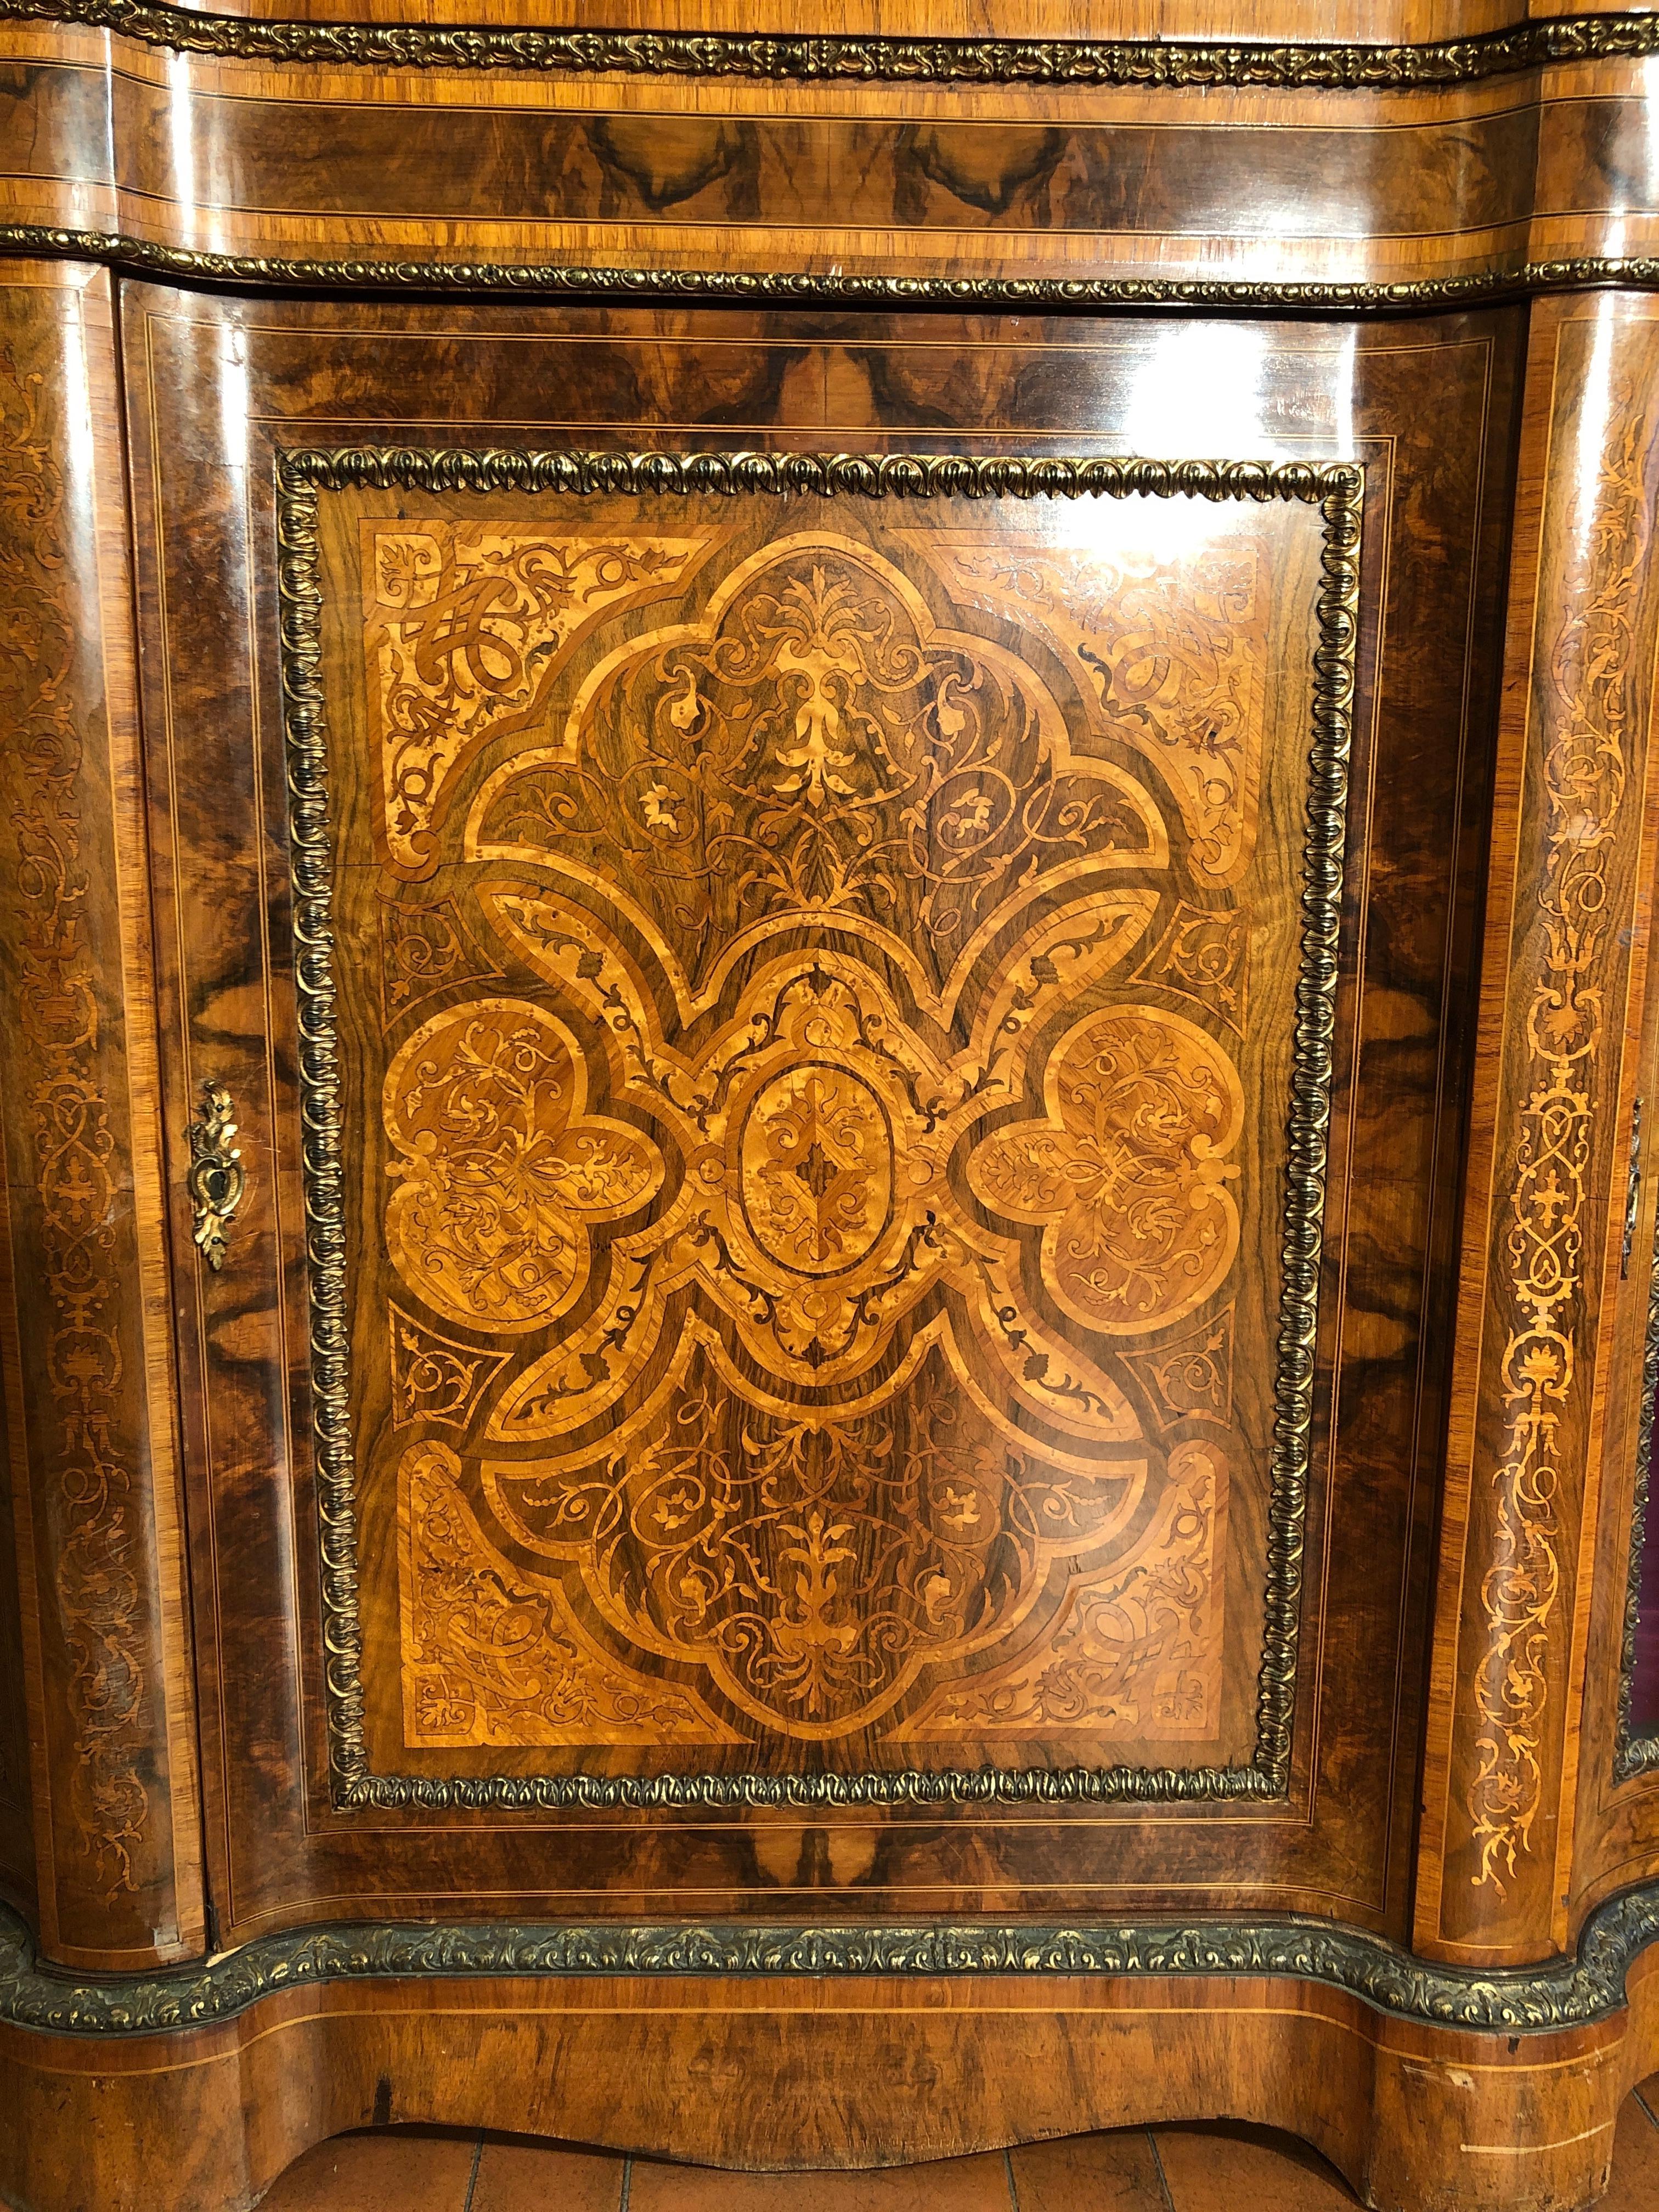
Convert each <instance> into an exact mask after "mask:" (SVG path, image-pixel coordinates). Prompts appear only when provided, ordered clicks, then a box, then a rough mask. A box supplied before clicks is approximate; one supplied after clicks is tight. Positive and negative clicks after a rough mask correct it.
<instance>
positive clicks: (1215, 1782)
mask: <svg viewBox="0 0 1659 2212" xmlns="http://www.w3.org/2000/svg"><path fill="white" fill-rule="evenodd" d="M358 485H364V486H372V487H374V488H375V489H407V490H414V491H422V492H433V491H449V492H454V491H459V492H493V491H508V490H510V491H518V492H533V493H554V494H565V495H576V496H580V495H582V494H585V493H592V492H629V493H642V494H647V495H649V494H662V493H669V494H672V493H676V492H679V493H694V494H709V493H713V494H716V495H732V496H740V495H754V494H760V495H775V496H776V495H784V494H787V493H792V492H795V493H799V492H811V493H817V494H819V495H836V496H843V497H845V496H852V497H858V498H870V499H927V498H935V497H937V498H949V497H957V498H969V499H983V498H994V497H1005V498H1016V499H1032V498H1048V499H1087V498H1101V497H1108V498H1125V497H1129V496H1133V495H1142V496H1150V497H1155V498H1175V497H1182V496H1187V497H1197V498H1201V499H1209V500H1216V501H1231V500H1293V501H1304V502H1307V503H1309V504H1312V505H1316V506H1317V507H1319V509H1320V512H1321V515H1322V520H1323V523H1324V535H1323V545H1322V555H1321V568H1322V580H1321V585H1320V591H1319V596H1318V599H1317V603H1316V625H1317V640H1316V644H1315V646H1314V649H1313V654H1312V668H1313V679H1314V680H1313V713H1312V731H1311V737H1310V744H1309V750H1308V787H1307V792H1308V796H1307V814H1306V824H1307V826H1306V837H1305V842H1304V872H1303V896H1302V908H1303V915H1304V925H1303V938H1302V948H1303V949H1302V963H1301V969H1300V973H1299V975H1298V976H1297V986H1296V1019H1295V1028H1294V1036H1293V1041H1292V1048H1291V1086H1290V1103H1289V1109H1288V1115H1287V1133H1286V1155H1285V1210H1284V1245H1283V1254H1282V1265H1283V1270H1284V1272H1283V1278H1282V1284H1281V1289H1280V1297H1279V1360H1278V1369H1277V1373H1276V1375H1275V1377H1274V1385H1273V1409H1274V1412H1273V1452H1272V1480H1271V1487H1270V1492H1269V1501H1268V1511H1267V1524H1268V1525H1267V1591H1266V1604H1265V1622H1264V1627H1263V1634H1262V1650H1261V1669H1260V1673H1259V1675H1258V1678H1257V1693H1256V1741H1255V1752H1254V1755H1253V1757H1252V1759H1251V1761H1250V1763H1249V1765H1246V1766H1230V1767H1167V1768H1151V1767H1138V1766H1115V1767H1105V1768H1093V1767H1073V1768H1069V1769H1064V1770H1056V1769H1053V1768H1048V1767H1040V1768H1030V1769H1024V1770H1019V1771H1013V1770H1010V1771H998V1770H995V1769H992V1768H980V1769H976V1770H974V1771H966V1772H961V1771H945V1770H941V1771H926V1772H919V1771H910V1770H904V1771H880V1772H865V1773H856V1774H850V1773H849V1774H797V1775H776V1774H758V1773H748V1774H708V1773H690V1774H665V1775H658V1776H654V1777H651V1778H645V1777H640V1776H606V1775H586V1774H574V1775H561V1776H551V1775H505V1774H494V1775H484V1776H476V1777H474V1776H469V1777H460V1776H451V1777H442V1776H436V1775H429V1776H428V1775H397V1774H379V1773H376V1772H374V1771H373V1769H372V1768H371V1765H370V1762H369V1752H368V1741H367V1736H366V1733H365V1722H364V1695H363V1686H362V1619H361V1611H360V1605H359V1593H358V1582H357V1520H356V1485H355V1474H354V1455H353V1447H352V1433H351V1411H350V1388H349V1346H350V1328H349V1318H348V1308H347V1293H346V1261H345V1253H346V1243H347V1235H346V1226H347V1225H346V1217H345V1203H344V1173H343V1165H342V1158H341V1141H340V1124H341V1106H340V1070H339V1056H338V1047H337V1036H336V1030H335V1013H334V979H333V921H332V897H333V892H332V880H333V848H332V836H331V829H330V823H329V803H328V753H327V732H326V701H325V693H324V689H323V679H322V654H323V644H322V639H323V629H322V611H323V594H322V581H321V574H320V557H319V538H318V495H319V492H321V491H325V490H327V491H338V490H343V489H348V488H349V487H353V486H358ZM1363 488H1364V479H1363V475H1362V472H1361V471H1360V470H1359V469H1358V467H1357V466H1355V465H1352V464H1351V463H1342V462H1337V463H1324V464H1315V463H1307V462H1289V463H1284V464H1280V465H1271V464H1268V463H1267V462H1216V461H1154V460H1138V459H1127V460H1120V459H1091V460H1058V459H1056V460H1043V459H1000V458H998V459H963V458H956V457H946V458H940V457H936V456H916V455H911V454H885V455H861V454H846V453H841V454H817V453H691V454H679V453H536V452H525V451H518V450H506V451H501V450H496V451H491V450H487V449H477V448H469V447H452V448H447V449H446V448H430V449H425V450H422V449H411V448H408V447H392V448H387V447H341V448H337V449H332V450H321V451H289V452H281V453H278V454H277V456H276V493H277V541H278V556H279V576H278V595H279V600H280V613H281V636H282V686H283V714H284V723H285V727H286V731H287V739H288V757H289V778H288V781H289V793H290V805H289V838H290V845H291V866H292V872H293V881H294V915H295V923H294V927H295V985H296V991H297V997H298V1005H299V1028H300V1036H299V1045H300V1054H299V1058H300V1090H301V1124H302V1127H303V1129H304V1133H305V1134H304V1150H303V1156H302V1179H303V1182H304V1188H305V1202H306V1216H307V1250H308V1254H309V1259H310V1271H309V1273H310V1294H311V1372H312V1402H313V1433H314V1439H315V1449H316V1458H317V1474H318V1493H319V1521H320V1538H321V1547H322V1595H323V1641H324V1649H325V1652H326V1654H327V1663H326V1667H325V1681H326V1693H327V1707H328V1716H329V1739H330V1754H331V1758H330V1771H331V1784H332V1790H333V1796H334V1802H335V1803H336V1804H337V1806H339V1807H340V1808H343V1809H349V1810H353V1811H367V1810H372V1809H373V1810H378V1809H382V1808H388V1807H400V1806H420V1807H422V1808H427V1809H437V1810H452V1809H457V1808H476V1807H488V1808H492V1809H522V1808H549V1807H555V1806H561V1805H582V1806H627V1807H640V1806H697V1807H712V1806H726V1805H824V1804H833V1805H876V1804H884V1805H885V1804H906V1805H933V1804H976V1805H978V1804H989V1803H1019V1804H1030V1803H1037V1802H1042V1803H1068V1802H1069V1803H1075V1802H1153V1801H1158V1800H1165V1801H1168V1800H1182V1801H1190V1800H1198V1799H1211V1800H1213V1799H1218V1798H1260V1797H1269V1796H1281V1795H1282V1794H1283V1793H1284V1792H1285V1790H1286V1789H1287V1787H1288V1784H1289V1778H1290V1764H1291V1727H1292V1723H1293V1720H1294V1717H1295V1703H1296V1666H1297V1637H1298V1631H1299V1623H1300V1614H1301V1602H1302V1547H1303V1530H1304V1522H1305V1520H1306V1513H1307V1489H1308V1468H1309V1459H1310V1448H1311V1437H1312V1428H1313V1382H1314V1354H1315V1336H1316V1325H1317V1320H1318V1297H1319V1277H1320V1265H1321V1255H1322V1233H1323V1222H1324V1203H1325V1169H1326V1158H1327V1151H1328V1129H1329V1121H1330V1088H1331V1051H1332V1038H1333V1034H1334V1024H1335V1000H1336V981H1337V947H1338V937H1339V932H1340V921H1341V896H1342V878H1343V857H1344V845H1345V836H1346V799H1347V764H1348V752H1349V743H1350V737H1351V720H1352V702H1353V686H1354V662H1355V650H1356V644H1357V640H1358V591H1359V528H1360V507H1361V500H1362V495H1363Z"/></svg>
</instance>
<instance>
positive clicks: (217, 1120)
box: [186, 1078, 247, 1274]
mask: <svg viewBox="0 0 1659 2212" xmlns="http://www.w3.org/2000/svg"><path fill="white" fill-rule="evenodd" d="M202 1101H203V1103H202V1110H201V1112H200V1114H199V1115H197V1118H196V1120H195V1121H192V1122H191V1125H190V1173H189V1176H188V1177H187V1178H186V1181H187V1185H188V1188H189V1191H190V1203H191V1212H192V1213H193V1214H194V1216H195V1227H194V1229H193V1230H192V1231H191V1234H192V1236H193V1237H194V1238H195V1240H196V1243H197V1248H198V1249H199V1250H200V1252H201V1255H202V1257H203V1258H204V1260H205V1261H207V1263H208V1265H209V1267H211V1268H212V1270H213V1272H214V1273H215V1274H217V1273H218V1272H219V1270H220V1268H221V1267H223V1266H224V1264H225V1252H226V1249H227V1238H228V1232H229V1229H230V1225H231V1221H232V1219H233V1218H234V1215H235V1212H236V1209H237V1207H238V1206H240V1204H241V1202H242V1194H243V1192H244V1191H245V1190H246V1188H247V1176H246V1172H245V1170H244V1169H243V1166H242V1155H241V1153H240V1151H238V1149H237V1147H236V1146H234V1144H233V1143H232V1142H231V1139H232V1138H233V1137H234V1136H235V1134H236V1121H235V1109H234V1107H233V1105H232V1104H231V1098H230V1093H229V1091H227V1090H226V1089H225V1087H224V1085H223V1084H222V1083H215V1082H214V1081H212V1079H210V1078H204V1080H203V1084H202Z"/></svg>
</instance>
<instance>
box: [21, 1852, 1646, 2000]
mask: <svg viewBox="0 0 1659 2212" xmlns="http://www.w3.org/2000/svg"><path fill="white" fill-rule="evenodd" d="M1656 1936H1659V1887H1649V1888H1645V1889H1638V1890H1632V1891H1629V1892H1627V1893H1626V1894H1625V1895H1624V1896H1622V1897H1619V1898H1615V1899H1611V1900H1609V1902H1608V1903H1607V1904H1606V1905H1602V1906H1601V1908H1600V1909H1599V1910H1598V1911H1596V1912H1595V1913H1594V1914H1592V1916H1591V1917H1590V1918H1589V1921H1588V1922H1587V1923H1585V1927H1584V1929H1583V1935H1582V1936H1581V1937H1580V1939H1579V1943H1578V1948H1577V1952H1576V1953H1575V1954H1571V1955H1570V1956H1567V1957H1563V1958H1558V1959H1553V1960H1548V1961H1547V1962H1546V1963H1545V1964H1544V1965H1542V1966H1523V1967H1511V1968H1504V1969H1492V1968H1486V1969H1481V1968H1459V1967H1455V1966H1444V1965H1442V1964H1440V1963H1439V1962H1438V1961H1436V1960H1425V1959H1418V1958H1413V1956H1412V1955H1411V1954H1410V1953H1408V1952H1406V1951H1402V1950H1401V1949H1400V1948H1399V1947H1398V1946H1397V1945H1395V1944H1393V1943H1390V1942H1388V1941H1387V1940H1386V1939H1385V1938H1384V1937H1383V1936H1374V1935H1370V1934H1369V1933H1367V1932H1366V1931H1364V1929H1357V1928H1346V1927H1343V1926H1340V1925H1339V1924H1336V1923H1331V1922H1328V1921H1320V1920H1314V1919H1310V1918H1308V1917H1285V1918H1283V1919H1260V1920H1219V1919H1197V1920H1186V1921H1115V1922H1112V1923H1098V1922H1090V1921H1077V1922H1068V1921H1053V1920H1048V1921H1030V1922H1018V1923H987V1924H980V1925H972V1924H969V1925H950V1924H937V1923H935V1924H932V1925H928V1924H914V1923H913V1924H904V1923H865V1924H859V1923H848V1922H836V1923H827V1924H814V1923H802V1922H799V1921H788V1922H781V1923H766V1922H758V1923H757V1922H738V1921H725V1920H720V1921H706V1922H656V1923H650V1924H648V1925H646V1926H642V1927H632V1928H630V1927H628V1926H625V1925H623V1924H621V1923H603V1922H601V1923H573V1922H568V1921H541V1922H522V1923H515V1922H497V1923H489V1922H472V1923H463V1924H450V1923H441V1922H406V1921H378V1922H377V1921H351V1922H343V1923H336V1924H332V1925H329V1926H325V1927H319V1928H301V1929H294V1930H293V1931H291V1932H290V1933H288V1934H285V1935H281V1936H261V1937H259V1938H258V1939H257V1940H256V1941H254V1942H252V1943H246V1944H244V1945H243V1946H242V1947H241V1948H240V1949H237V1950H234V1951H229V1952H227V1953H225V1954H222V1956H220V1957H218V1958H216V1959H214V1960H210V1961H209V1962H208V1963H207V1964H205V1965H197V1966H179V1967H174V1968H171V1969H169V1970H167V1971H165V1972H160V1973H155V1974H143V1975H140V1974H131V1975H112V1976H106V1977H103V1978H76V1977H71V1976H68V1975H65V1974H64V1973H63V1972H60V1971H57V1970H54V1969H52V1967H50V1966H42V1965H41V1964H40V1960H39V1959H38V1958H37V1956H36V1954H35V1949H34V1945H33V1940H32V1938H31V1936H30V1935H29V1932H28V1930H27V1927H26V1926H25V1925H24V1923H23V1922H22V1921H21V1919H20V1918H19V1917H17V1915H16V1914H15V1913H14V1912H12V1911H9V1910H8V1909H7V1908H5V1907H3V1906H0V2021H3V2022H5V2023H7V2024H9V2025H11V2026H14V2027H25V2028H33V2029H37V2030H44V2031H46V2032H50V2033H59V2034H71V2035H100V2036H123V2035H154V2034H157V2033H169V2032H174V2031H177V2030H179V2029H181V2028H189V2027H202V2026H205V2025H207V2024H208V2023H210V2022H211V2021H225V2020H232V2019H234V2018H235V2017H236V2015H238V2014H240V2013H243V2012H246V2010H247V2009H248V2008H250V2007H251V2006H252V2005H255V2004H258V2002H259V2001H260V2000H261V1998H264V1997H266V1996H273V1995H275V1994H276V1993H277V1992H279V1991H281V1990H292V1989H321V1988H325V1987H327V1986H328V1985H329V1984H334V1983H351V1982H364V1981H378V1980H384V1979H387V1978H396V1977H408V1978H418V1979H420V1980H422V1981H425V1982H428V1983H430V1982H432V1981H435V1980H439V1979H443V1978H460V1977H473V1978H477V1977H480V1976H495V1977H501V1978H513V1979H533V1978H547V1977H559V1978H568V1977H575V1976H582V1975H629V1976H639V1977H641V1978H653V1977H656V1976H659V1975H677V1976H684V1975H700V1976H701V1975H708V1976H720V1975H732V1974H743V1975H752V1976H766V1977H773V1976H777V1977H794V1976H799V1975H811V1976H814V1977H820V1978H823V1977H835V1978H842V1977H847V1978H856V1977H858V1976H860V1975H876V1974H879V1975H899V1976H903V1977H905V1978H915V1977H932V1978H957V1977H962V1976H966V1975H981V1974H996V1975H1017V1976H1019V1977H1021V1978H1026V1977H1033V1976H1036V1977H1041V1976H1044V1975H1050V1974H1063V1975H1067V1976H1073V1977H1075V1976H1078V1975H1089V1976H1102V1977H1113V1978H1124V1979H1129V1980H1134V1979H1139V1978H1144V1977H1146V1976H1149V1975H1157V1976H1160V1977H1172V1978H1179V1979H1194V1978H1201V1977H1205V1976H1218V1975H1225V1976H1227V1977H1230V1978H1231V1977H1238V1976H1243V1977H1259V1978H1263V1979H1267V1980H1272V1981H1294V1982H1304V1983H1306V1982H1314V1983H1320V1984H1324V1985H1325V1986H1327V1987H1328V1988H1332V1989H1337V1990H1344V1991H1346V1992H1347V1993H1348V1994H1349V1995H1351V1996H1357V1997H1358V1998H1360V1999H1362V2000H1363V2002H1365V2003H1366V2004H1368V2005H1370V2006H1371V2007H1373V2008H1375V2009H1376V2011H1378V2012H1380V2013H1383V2014H1387V2015H1391V2016H1393V2017H1394V2018H1396V2019H1401V2020H1410V2021H1421V2022H1425V2023H1426V2024H1429V2025H1431V2026H1433V2027H1449V2028H1461V2029H1465V2030H1468V2029H1473V2030H1475V2031H1486V2032H1488V2033H1507V2034H1510V2035H1522V2034H1532V2033H1550V2032H1552V2031H1557V2030H1559V2029H1562V2028H1571V2027H1584V2026H1587V2025H1589V2024H1590V2023H1592V2022H1594V2021H1599V2020H1603V2019H1605V2018H1607V2015H1609V2014H1612V2013H1615V2012H1617V2011H1618V2010H1619V2009H1620V2007H1621V2006H1622V2005H1623V2004H1624V2002H1625V1983H1626V1975H1627V1973H1628V1972H1629V1970H1630V1966H1631V1963H1632V1960H1634V1958H1635V1957H1636V1955H1637V1954H1638V1952H1639V1951H1640V1950H1642V1949H1643V1948H1644V1947H1645V1946H1646V1945H1647V1944H1649V1943H1650V1942H1653V1940H1654V1938H1655V1937H1656Z"/></svg>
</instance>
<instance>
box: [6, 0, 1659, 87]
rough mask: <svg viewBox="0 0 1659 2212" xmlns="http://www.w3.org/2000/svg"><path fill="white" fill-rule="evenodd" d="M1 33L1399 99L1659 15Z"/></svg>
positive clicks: (727, 70) (127, 23)
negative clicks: (1406, 29)
mask: <svg viewBox="0 0 1659 2212" xmlns="http://www.w3.org/2000/svg"><path fill="white" fill-rule="evenodd" d="M4 13H5V15H7V16H9V17H10V18H11V20H12V21H21V22H47V23H64V24H72V25H77V26H82V27H87V28H89V29H94V30H100V31H113V32H115V33H117V34H118V36H120V37H122V38H128V39H133V40H137V41H138V42H139V43H140V44H141V45H144V46H161V47H164V48H167V49H169V50H171V51H173V52H183V53H199V54H214V55H221V56H223V57H225V58H231V59H236V60H246V61H260V62H295V63H302V64H313V65H314V64H325V65H327V66H330V67H339V66H341V65H342V64H343V65H345V66H348V67H353V68H364V69H380V70H387V69H442V70H536V71H538V72H544V73H547V74H557V75H564V76H679V77H705V78H707V77H751V78H757V79H760V80H763V81H771V82H789V81H796V82H800V81H805V82H839V83H853V84H874V83H896V84H1019V85H1028V84H1036V85H1067V84H1078V85H1109V86H1121V87H1128V88H1137V89H1139V88H1145V89H1147V90H1158V91H1164V90H1169V91H1180V90H1186V89H1197V90H1207V89H1212V88H1221V87H1229V86H1239V87H1245V88H1256V87H1262V88H1285V89H1288V90H1293V91H1304V92H1327V91H1359V92H1411V91H1422V90H1425V89H1430V88H1434V87H1436V86H1441V85H1462V84H1476V83H1480V82H1482V81H1484V80H1486V79H1487V78H1491V77H1499V76H1516V75H1518V74H1519V73H1520V72H1522V70H1534V69H1541V68H1543V67H1546V66H1547V65H1549V64H1559V63H1562V62H1576V61H1606V60H1614V59H1621V58H1626V57H1639V56H1643V55H1646V54H1651V53H1655V52H1659V16H1655V15H1643V14H1628V15H1567V16H1562V17H1560V18H1559V19H1558V20H1556V21H1546V22H1534V23H1527V24H1524V25H1519V26H1517V27H1516V28H1514V29H1513V30H1508V31H1492V32H1488V33H1485V34H1484V35H1482V36H1480V37H1479V38H1473V39H1444V40H1434V41H1431V42H1428V43H1425V44H1423V45H1419V46H1382V45H1377V46H1372V45H1362V44H1358V43H1354V42H1345V43H1339V42H1335V41H1326V40H1320V41H1316V42H1300V41H1295V42H1292V41H1281V42H1278V43H1268V42H1267V41H1262V42H1260V43H1257V42H1254V41H1246V40H1227V41H1225V42H1223V41H1216V40H1202V39H1192V40H1188V39H1111V40H1095V39H926V38H923V39H901V38H882V37H865V38H846V39H836V38H774V37H769V36H766V35H764V34H763V33H750V32H731V33H726V32H703V33H665V32H658V31H603V30H580V31H579V30H529V29H491V28H487V27H471V26H467V27H462V26H456V27H449V26H440V25H434V24H426V23H327V22H315V23H313V22H292V21H290V22H283V21H258V20H254V19H250V18H248V17H245V16H236V15H208V14H205V13H202V14H198V13H197V11H196V10H195V9H187V8H176V7H169V6H167V5H166V4H165V0H8V4H7V6H6V8H5V9H4Z"/></svg>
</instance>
